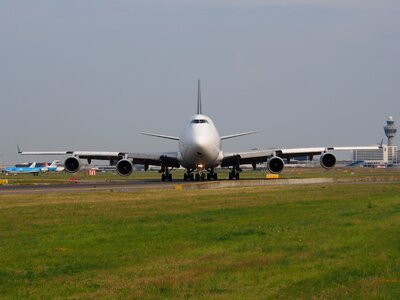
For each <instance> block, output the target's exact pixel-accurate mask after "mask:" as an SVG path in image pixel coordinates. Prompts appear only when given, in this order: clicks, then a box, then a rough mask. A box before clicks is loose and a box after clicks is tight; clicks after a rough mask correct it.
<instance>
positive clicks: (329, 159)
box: [319, 152, 336, 169]
mask: <svg viewBox="0 0 400 300" xmlns="http://www.w3.org/2000/svg"><path fill="white" fill-rule="evenodd" d="M319 162H320V164H321V166H322V167H323V168H325V169H332V168H333V167H334V166H335V165H336V157H335V155H333V154H332V153H329V152H328V153H323V154H321V158H320V160H319Z"/></svg>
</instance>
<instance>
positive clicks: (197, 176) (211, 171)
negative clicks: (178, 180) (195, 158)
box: [183, 169, 218, 181]
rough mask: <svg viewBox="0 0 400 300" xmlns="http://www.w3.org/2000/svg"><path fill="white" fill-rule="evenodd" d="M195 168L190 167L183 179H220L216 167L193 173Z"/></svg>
mask: <svg viewBox="0 0 400 300" xmlns="http://www.w3.org/2000/svg"><path fill="white" fill-rule="evenodd" d="M194 170H195V169H188V170H187V172H186V173H185V174H183V180H184V181H188V180H190V181H205V180H206V179H207V180H218V175H217V173H215V172H214V169H207V170H206V171H207V173H205V172H204V170H203V171H200V172H198V173H196V174H193V171H194Z"/></svg>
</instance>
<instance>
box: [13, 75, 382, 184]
mask: <svg viewBox="0 0 400 300" xmlns="http://www.w3.org/2000/svg"><path fill="white" fill-rule="evenodd" d="M256 132H257V131H250V132H243V133H238V134H232V135H225V136H220V135H219V133H218V131H217V129H216V127H215V125H214V123H213V121H212V120H211V119H210V118H209V117H207V116H206V115H203V114H202V104H201V92H200V80H199V81H198V97H197V114H196V115H194V116H192V117H190V118H189V120H188V122H187V123H186V125H185V127H184V129H183V131H182V134H181V135H180V137H176V136H170V135H162V134H154V133H142V134H144V135H148V136H153V137H158V138H164V139H170V140H175V141H178V142H179V150H178V151H176V152H159V153H131V152H102V151H44V152H43V151H41V152H27V151H20V150H18V152H19V153H20V154H22V155H69V157H68V158H67V159H66V160H65V162H64V166H65V170H66V171H68V172H71V173H73V172H77V171H78V170H79V169H80V165H81V162H80V160H81V159H86V160H87V161H88V163H89V164H90V163H91V161H92V160H109V161H110V164H111V165H114V164H115V163H116V169H117V172H118V174H119V175H121V176H129V175H131V174H132V171H133V165H134V164H141V165H144V166H145V170H147V169H148V168H149V166H150V165H154V166H160V167H161V169H160V171H159V172H160V173H161V174H162V175H161V179H162V181H165V180H168V181H171V180H172V174H171V171H172V170H173V169H175V168H179V167H183V168H185V169H186V173H185V174H184V178H183V179H184V180H196V181H198V180H205V179H206V176H207V180H211V179H213V180H217V179H218V175H217V173H216V172H215V168H216V167H218V166H221V167H228V168H229V169H230V172H229V179H231V180H232V179H239V177H240V175H239V173H240V172H241V171H242V170H241V168H240V165H243V164H252V165H253V168H256V164H258V163H262V162H267V167H268V170H269V171H270V172H271V173H274V174H277V173H281V172H282V170H283V169H284V166H285V163H284V160H286V161H290V159H291V158H296V157H304V156H309V157H310V159H312V157H313V156H315V155H320V164H321V166H322V167H323V168H325V169H331V168H333V167H334V166H335V164H336V157H335V155H334V154H333V153H331V151H333V150H356V149H357V150H361V149H379V146H367V147H316V148H291V149H269V150H256V151H247V152H238V153H226V152H224V151H222V149H221V141H223V140H226V139H231V138H236V137H240V136H244V135H249V134H253V133H256Z"/></svg>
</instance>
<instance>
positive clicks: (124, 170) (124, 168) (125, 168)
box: [117, 159, 133, 176]
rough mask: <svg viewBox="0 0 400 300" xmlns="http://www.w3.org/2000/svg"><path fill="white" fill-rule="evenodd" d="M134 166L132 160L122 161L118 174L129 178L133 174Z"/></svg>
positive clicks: (119, 164)
mask: <svg viewBox="0 0 400 300" xmlns="http://www.w3.org/2000/svg"><path fill="white" fill-rule="evenodd" d="M132 171H133V164H132V162H131V161H130V160H127V159H121V160H120V161H119V162H118V163H117V173H118V174H119V175H121V176H129V175H131V174H132Z"/></svg>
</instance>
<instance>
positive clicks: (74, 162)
mask: <svg viewBox="0 0 400 300" xmlns="http://www.w3.org/2000/svg"><path fill="white" fill-rule="evenodd" d="M64 167H65V171H67V172H69V173H75V172H78V171H79V169H80V167H81V163H80V161H79V159H77V158H76V157H74V156H71V157H68V158H67V159H66V160H65V161H64Z"/></svg>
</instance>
